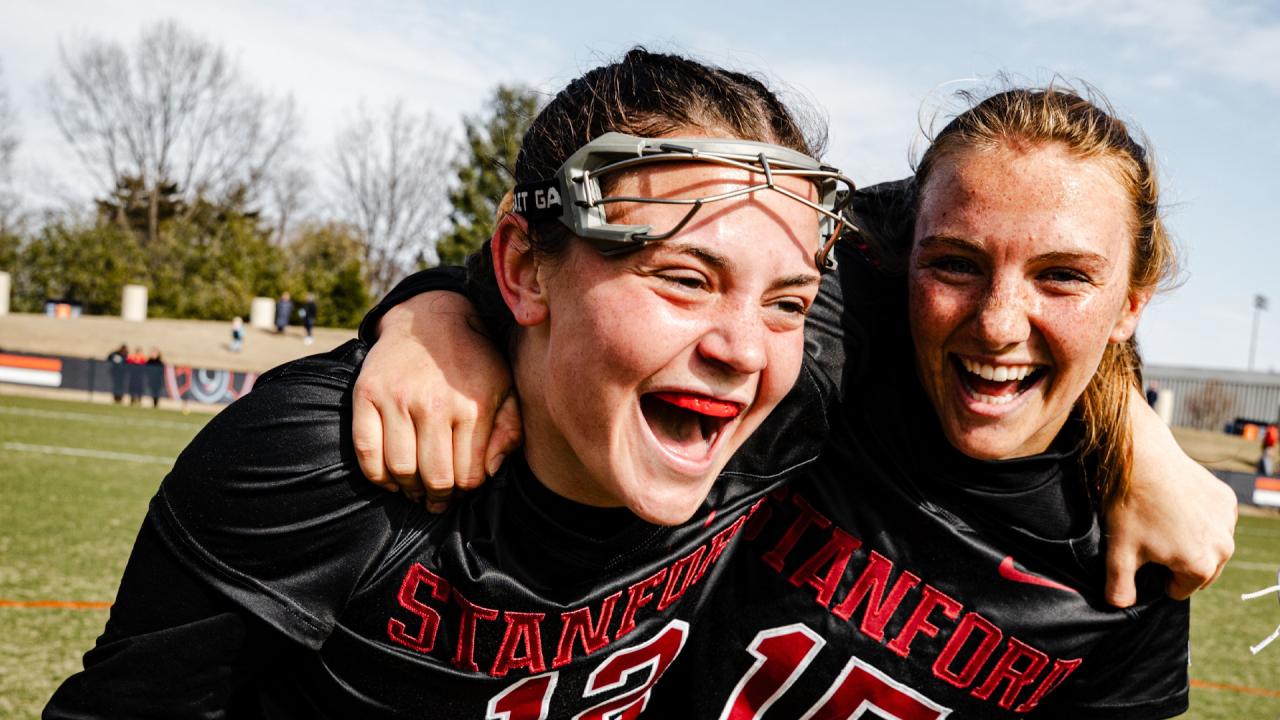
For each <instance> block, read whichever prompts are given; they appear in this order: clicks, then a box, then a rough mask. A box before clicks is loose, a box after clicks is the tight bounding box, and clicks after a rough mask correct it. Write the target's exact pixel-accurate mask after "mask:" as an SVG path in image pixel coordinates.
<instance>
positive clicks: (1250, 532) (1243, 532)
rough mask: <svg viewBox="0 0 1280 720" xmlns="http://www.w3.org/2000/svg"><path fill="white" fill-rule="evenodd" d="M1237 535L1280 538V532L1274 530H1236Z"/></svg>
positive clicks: (1240, 528)
mask: <svg viewBox="0 0 1280 720" xmlns="http://www.w3.org/2000/svg"><path fill="white" fill-rule="evenodd" d="M1236 534H1237V535H1260V536H1262V537H1280V530H1278V529H1273V528H1247V527H1238V528H1236Z"/></svg>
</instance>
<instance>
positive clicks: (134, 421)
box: [0, 406, 200, 430]
mask: <svg viewBox="0 0 1280 720" xmlns="http://www.w3.org/2000/svg"><path fill="white" fill-rule="evenodd" d="M0 415H19V416H22V417H37V418H45V419H48V420H78V421H82V422H95V423H105V424H109V425H131V426H134V427H161V428H174V429H179V430H195V429H197V428H199V427H200V425H199V424H197V423H185V422H177V421H174V420H148V419H146V418H122V417H115V416H112V415H105V414H101V413H82V412H58V411H56V410H37V409H36V408H20V407H4V406H0Z"/></svg>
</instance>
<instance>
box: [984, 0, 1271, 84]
mask: <svg viewBox="0 0 1280 720" xmlns="http://www.w3.org/2000/svg"><path fill="white" fill-rule="evenodd" d="M1009 2H1010V4H1011V5H1012V6H1014V7H1015V8H1016V9H1018V10H1020V11H1021V12H1022V13H1024V14H1025V16H1026V17H1027V18H1028V19H1030V20H1031V21H1033V22H1051V21H1061V20H1075V21H1081V22H1086V23H1093V24H1095V25H1097V26H1099V27H1102V28H1108V29H1113V30H1120V31H1124V32H1131V33H1133V34H1134V36H1135V37H1134V42H1135V43H1136V44H1137V46H1138V47H1139V48H1148V49H1154V48H1162V49H1164V50H1168V51H1172V52H1171V53H1169V54H1168V55H1162V56H1161V59H1162V60H1163V59H1165V58H1168V59H1169V61H1170V62H1172V63H1174V64H1176V65H1177V66H1178V67H1179V68H1180V69H1182V70H1185V71H1193V72H1198V73H1208V74H1213V75H1219V76H1222V77H1226V78H1230V79H1232V80H1235V81H1239V82H1244V83H1249V84H1256V85H1261V86H1263V87H1265V88H1267V89H1269V90H1271V91H1272V92H1280V22H1278V21H1276V20H1275V19H1274V18H1269V17H1266V16H1265V14H1264V13H1263V12H1261V11H1260V10H1259V9H1258V8H1256V7H1254V6H1252V5H1249V4H1241V3H1230V4H1228V3H1227V2H1224V1H1222V0H1124V1H1117V0H1057V1H1056V2H1044V1H1042V0H1009ZM1139 53H1141V50H1139Z"/></svg>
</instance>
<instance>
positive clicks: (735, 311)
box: [698, 299, 769, 375]
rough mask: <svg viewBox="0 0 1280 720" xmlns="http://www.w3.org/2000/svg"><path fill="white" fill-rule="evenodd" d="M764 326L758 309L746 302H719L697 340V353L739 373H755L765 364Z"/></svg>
mask: <svg viewBox="0 0 1280 720" xmlns="http://www.w3.org/2000/svg"><path fill="white" fill-rule="evenodd" d="M768 332H769V329H768V328H767V327H766V325H765V321H764V317H763V316H762V314H761V311H760V308H758V307H756V306H755V305H754V304H753V303H751V302H748V301H745V300H743V301H729V300H727V299H726V300H725V301H724V302H723V303H722V307H721V308H720V311H719V312H718V313H717V315H716V318H715V321H714V322H713V323H712V324H711V325H710V326H709V327H708V328H707V331H706V333H704V334H703V336H702V338H701V339H700V340H699V342H698V354H699V355H700V356H701V357H702V358H703V359H704V360H707V361H708V362H711V363H712V364H715V365H718V366H720V367H722V368H724V369H726V370H729V371H732V372H734V373H737V374H740V375H750V374H752V373H758V372H760V371H761V370H763V369H764V368H765V366H766V365H768V353H767V352H766V350H765V344H766V335H767V333H768Z"/></svg>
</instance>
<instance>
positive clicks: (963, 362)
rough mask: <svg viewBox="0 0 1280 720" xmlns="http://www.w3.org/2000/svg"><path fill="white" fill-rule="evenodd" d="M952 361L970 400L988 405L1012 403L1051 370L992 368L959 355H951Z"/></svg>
mask: <svg viewBox="0 0 1280 720" xmlns="http://www.w3.org/2000/svg"><path fill="white" fill-rule="evenodd" d="M951 360H952V363H953V364H954V365H955V368H956V375H957V376H958V377H959V378H960V384H961V385H963V386H964V389H965V391H966V392H968V393H969V397H971V398H973V399H974V400H976V401H978V402H980V403H984V404H987V405H1007V404H1008V403H1011V402H1013V401H1014V400H1016V399H1018V398H1019V397H1020V396H1021V395H1022V394H1023V393H1025V392H1026V391H1028V390H1030V389H1031V388H1033V387H1035V386H1036V385H1037V384H1038V383H1039V382H1040V381H1041V380H1043V379H1044V377H1045V375H1046V374H1047V373H1048V371H1049V368H1048V366H1047V365H989V364H987V363H983V362H979V361H977V360H970V359H969V358H966V357H962V356H960V355H952V356H951Z"/></svg>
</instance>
